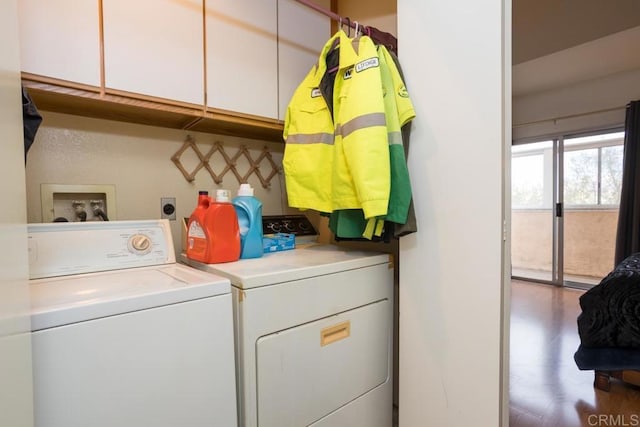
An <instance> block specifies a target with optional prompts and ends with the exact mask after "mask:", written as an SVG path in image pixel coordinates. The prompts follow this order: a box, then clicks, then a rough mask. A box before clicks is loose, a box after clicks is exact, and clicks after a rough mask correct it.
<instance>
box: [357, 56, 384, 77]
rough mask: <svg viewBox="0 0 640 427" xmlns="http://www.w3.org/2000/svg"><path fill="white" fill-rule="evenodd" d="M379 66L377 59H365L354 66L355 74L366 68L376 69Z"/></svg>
mask: <svg viewBox="0 0 640 427" xmlns="http://www.w3.org/2000/svg"><path fill="white" fill-rule="evenodd" d="M378 65H379V61H378V58H377V57H375V56H374V57H373V58H369V59H365V60H364V61H361V62H358V63H357V64H356V73H359V72H360V71H364V70H366V69H368V68H372V67H377V66H378Z"/></svg>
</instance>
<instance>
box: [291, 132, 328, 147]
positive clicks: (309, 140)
mask: <svg viewBox="0 0 640 427" xmlns="http://www.w3.org/2000/svg"><path fill="white" fill-rule="evenodd" d="M286 142H287V144H329V145H332V144H333V134H331V133H294V134H290V135H288V136H287V141H286Z"/></svg>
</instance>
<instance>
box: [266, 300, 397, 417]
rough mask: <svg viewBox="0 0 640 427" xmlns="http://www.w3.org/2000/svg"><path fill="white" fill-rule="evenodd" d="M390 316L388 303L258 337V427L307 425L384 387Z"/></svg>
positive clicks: (389, 341) (386, 370)
mask: <svg viewBox="0 0 640 427" xmlns="http://www.w3.org/2000/svg"><path fill="white" fill-rule="evenodd" d="M390 314H391V307H390V301H389V300H386V299H385V300H381V301H378V302H374V303H371V304H369V305H365V306H363V307H359V308H356V309H353V310H350V311H347V312H344V313H340V314H337V315H334V316H330V317H327V318H324V319H321V320H317V321H315V322H311V323H306V324H303V325H300V326H297V327H293V328H290V329H286V330H284V331H280V332H277V333H274V334H271V335H267V336H265V337H262V338H260V339H258V341H257V344H256V349H257V377H258V382H257V395H258V425H259V426H260V427H285V426H305V425H309V424H311V423H313V422H315V421H317V420H319V419H321V418H322V417H325V416H327V415H328V414H330V413H332V412H333V411H336V410H338V409H339V408H341V407H342V406H344V405H346V404H348V403H350V402H352V401H354V400H355V399H357V398H358V397H360V396H362V395H364V394H365V393H367V392H369V391H370V390H373V389H374V388H376V387H378V386H379V385H381V384H384V383H385V382H386V381H387V380H388V379H389V375H390V374H389V366H390V363H389V361H390V360H389V358H390V343H391V331H390V325H391V321H390ZM389 404H390V403H389Z"/></svg>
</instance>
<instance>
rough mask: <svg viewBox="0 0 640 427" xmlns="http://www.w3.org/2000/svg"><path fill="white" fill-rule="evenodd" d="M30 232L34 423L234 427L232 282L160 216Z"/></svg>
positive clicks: (50, 426) (49, 426)
mask: <svg viewBox="0 0 640 427" xmlns="http://www.w3.org/2000/svg"><path fill="white" fill-rule="evenodd" d="M28 232H29V264H30V276H31V279H32V280H30V290H31V302H32V315H31V321H32V331H33V332H32V347H33V376H34V406H35V425H36V426H40V427H87V426H91V427H115V426H117V427H141V426H154V427H159V426H163V427H175V426H190V427H192V426H220V427H227V426H236V425H237V411H236V387H235V364H234V353H233V351H234V349H233V325H232V324H233V320H232V308H231V293H230V283H229V280H228V279H226V278H223V277H220V276H215V275H213V274H207V273H203V272H201V271H198V270H196V269H193V268H190V267H187V266H184V265H181V264H176V262H175V254H174V249H173V243H172V238H171V230H170V227H169V223H168V222H167V221H166V220H159V221H113V222H84V223H52V224H30V225H29V226H28Z"/></svg>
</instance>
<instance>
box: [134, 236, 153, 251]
mask: <svg viewBox="0 0 640 427" xmlns="http://www.w3.org/2000/svg"><path fill="white" fill-rule="evenodd" d="M129 250H130V251H131V252H133V253H135V254H138V255H144V254H148V253H149V252H150V251H151V239H149V236H146V235H144V234H134V235H133V236H131V237H130V238H129Z"/></svg>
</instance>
